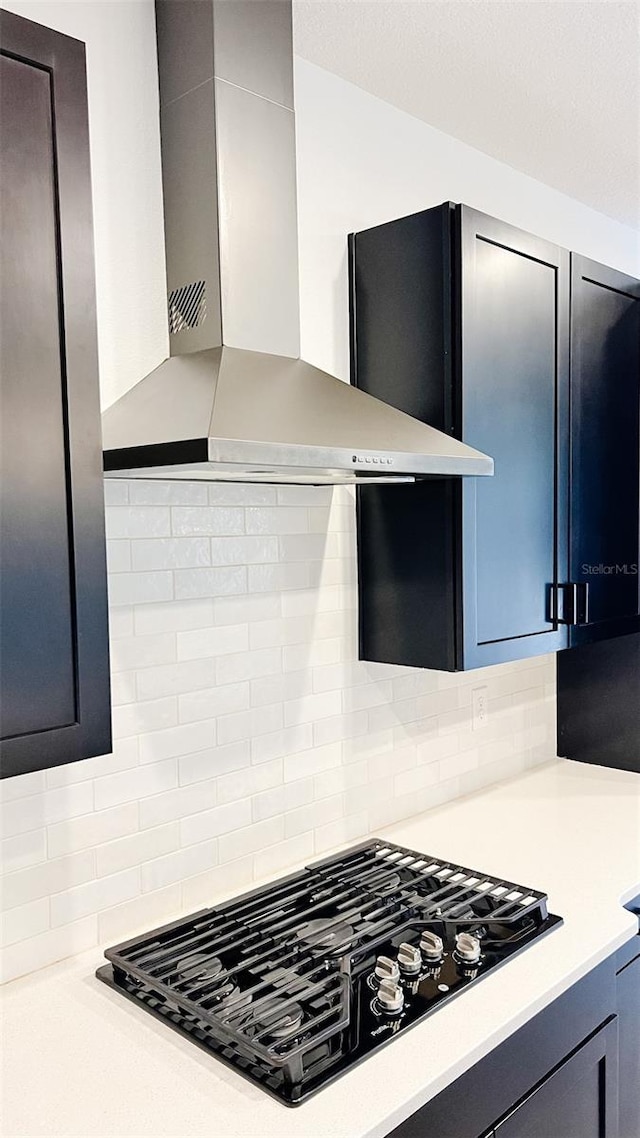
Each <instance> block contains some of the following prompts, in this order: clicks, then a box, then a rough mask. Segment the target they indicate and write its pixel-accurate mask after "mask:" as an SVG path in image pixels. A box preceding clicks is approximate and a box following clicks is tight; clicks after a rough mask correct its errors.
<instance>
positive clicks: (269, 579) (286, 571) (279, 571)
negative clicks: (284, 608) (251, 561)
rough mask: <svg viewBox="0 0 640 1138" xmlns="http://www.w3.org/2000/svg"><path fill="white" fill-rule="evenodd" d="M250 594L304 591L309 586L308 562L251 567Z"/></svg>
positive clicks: (282, 562)
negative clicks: (290, 590)
mask: <svg viewBox="0 0 640 1138" xmlns="http://www.w3.org/2000/svg"><path fill="white" fill-rule="evenodd" d="M247 572H248V578H247V580H248V586H247V587H248V589H249V592H250V593H273V592H278V591H279V590H281V589H304V588H305V587H306V586H307V585H308V584H309V579H310V571H309V563H308V562H292V563H290V564H287V562H285V561H281V562H279V563H278V564H276V565H250V566H249V568H248V570H247Z"/></svg>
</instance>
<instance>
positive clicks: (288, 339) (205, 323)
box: [103, 0, 493, 484]
mask: <svg viewBox="0 0 640 1138" xmlns="http://www.w3.org/2000/svg"><path fill="white" fill-rule="evenodd" d="M156 22H157V36H158V63H159V74H160V125H161V136H162V181H163V190H164V210H165V240H166V256H167V292H168V321H169V333H170V345H171V349H170V350H171V356H170V358H169V359H167V360H165V361H164V363H162V364H160V366H159V367H158V368H156V369H155V371H153V372H151V373H150V375H148V376H146V378H145V379H143V380H141V381H140V382H139V383H138V384H137V385H136V386H135V387H133V388H132V389H131V390H130V391H129V392H127V393H126V394H125V395H124V396H123V397H122V398H121V399H119V400H118V401H117V402H116V403H114V404H113V405H112V406H111V407H109V408H108V409H107V410H106V411H105V413H104V415H103V441H104V449H105V453H104V466H105V473H106V476H107V477H110V478H114V477H123V478H160V479H165V480H175V479H188V480H208V481H223V480H234V481H244V482H262V481H265V482H277V483H280V482H293V483H313V484H319V483H339V482H346V483H353V482H360V481H377V482H389V481H401V482H402V481H411V480H412V479H414V478H420V477H425V476H429V475H438V474H439V475H454V474H473V475H476V474H491V473H492V472H493V462H492V460H491V459H490V458H487V456H486V455H483V454H481V453H480V452H479V451H476V450H473V449H472V448H471V447H467V446H465V445H464V444H463V443H461V442H459V441H457V440H456V439H453V438H451V437H450V436H448V435H445V434H443V433H441V432H440V431H437V430H435V429H434V428H432V427H429V426H426V425H425V424H423V423H420V422H418V420H416V419H413V418H411V417H410V416H408V415H405V414H403V413H402V412H401V411H398V410H396V409H395V408H392V407H389V406H388V405H387V404H385V403H383V402H381V401H380V400H377V399H374V398H372V397H371V396H369V395H366V394H365V393H364V392H362V391H358V390H357V389H356V388H354V387H352V386H350V385H349V384H346V383H343V382H341V381H340V380H338V379H336V378H335V377H333V376H331V375H327V374H326V373H325V372H322V371H320V370H319V369H318V368H315V367H312V366H311V365H310V364H307V363H305V362H304V361H303V360H301V359H300V358H299V352H300V327H299V291H298V233H297V209H296V163H295V118H294V101H293V43H292V4H291V0H156Z"/></svg>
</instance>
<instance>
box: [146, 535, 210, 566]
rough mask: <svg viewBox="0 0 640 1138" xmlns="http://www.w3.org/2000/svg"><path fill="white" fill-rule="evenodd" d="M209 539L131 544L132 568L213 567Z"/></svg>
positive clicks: (183, 539)
mask: <svg viewBox="0 0 640 1138" xmlns="http://www.w3.org/2000/svg"><path fill="white" fill-rule="evenodd" d="M211 563H212V562H211V542H210V541H209V538H208V537H163V538H152V539H148V540H146V541H145V540H142V541H132V542H131V568H133V569H136V570H147V569H167V568H169V569H192V568H193V567H194V566H202V565H211Z"/></svg>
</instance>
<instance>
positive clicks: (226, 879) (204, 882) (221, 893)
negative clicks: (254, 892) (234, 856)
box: [147, 855, 254, 928]
mask: <svg viewBox="0 0 640 1138" xmlns="http://www.w3.org/2000/svg"><path fill="white" fill-rule="evenodd" d="M253 877H254V873H253V858H252V857H251V855H249V856H248V857H241V858H238V860H237V861H228V862H226V864H225V865H221V866H218V867H216V868H214V869H209V870H205V872H204V873H199V874H197V875H196V876H195V877H188V878H187V879H186V880H185V881H183V882H182V908H183V909H184V910H185V911H186V912H190V911H193V910H194V909H202V908H208V907H209V906H210V905H213V904H214V903H215V902H216V901H218V900H223V901H226V900H228V899H229V898H231V897H233V896H235V894H237V893H240V892H242V891H244V890H246V889H248V888H249V886H250V885H251V883H252V881H253ZM149 927H150V926H149V925H147V928H149Z"/></svg>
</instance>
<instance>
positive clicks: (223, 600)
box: [213, 593, 281, 647]
mask: <svg viewBox="0 0 640 1138" xmlns="http://www.w3.org/2000/svg"><path fill="white" fill-rule="evenodd" d="M213 612H214V623H215V624H221V625H224V624H243V623H245V622H246V623H248V624H249V625H250V626H251V625H252V624H257V623H259V622H260V621H263V620H274V619H275V618H276V617H279V616H280V613H281V605H280V594H279V593H265V594H264V595H263V596H255V595H253V596H244V597H216V599H215V600H214V602H213ZM257 647H260V645H257Z"/></svg>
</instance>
